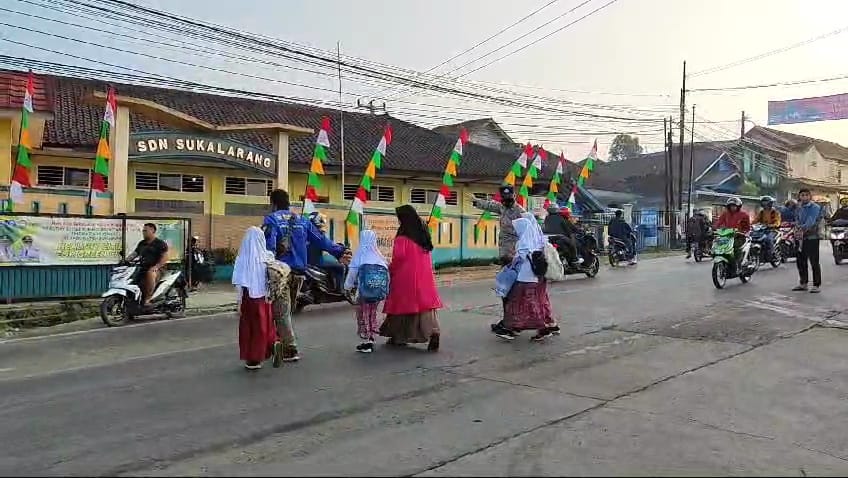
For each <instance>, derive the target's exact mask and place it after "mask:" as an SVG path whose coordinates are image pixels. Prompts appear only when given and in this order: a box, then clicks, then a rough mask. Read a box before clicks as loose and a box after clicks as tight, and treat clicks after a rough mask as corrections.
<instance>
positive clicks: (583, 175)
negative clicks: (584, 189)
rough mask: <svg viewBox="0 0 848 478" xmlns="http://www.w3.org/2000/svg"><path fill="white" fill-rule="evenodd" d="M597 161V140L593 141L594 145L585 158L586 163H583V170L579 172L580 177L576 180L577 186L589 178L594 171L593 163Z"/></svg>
mask: <svg viewBox="0 0 848 478" xmlns="http://www.w3.org/2000/svg"><path fill="white" fill-rule="evenodd" d="M597 160H598V140H597V139H596V140H595V143H594V144H593V145H592V150H591V151H589V156H586V161H585V162H584V163H583V169H582V170H580V177H579V178H577V184H579V185H581V186H582V185H583V183H585V182H586V180H587V179H589V176H590V175H591V174H592V171H594V170H595V161H597Z"/></svg>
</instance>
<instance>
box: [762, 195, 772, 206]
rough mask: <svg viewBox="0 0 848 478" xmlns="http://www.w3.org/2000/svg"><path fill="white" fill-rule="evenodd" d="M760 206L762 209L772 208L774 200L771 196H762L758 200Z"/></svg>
mask: <svg viewBox="0 0 848 478" xmlns="http://www.w3.org/2000/svg"><path fill="white" fill-rule="evenodd" d="M760 205H761V206H762V207H772V206H774V198H773V197H771V196H763V197H761V198H760Z"/></svg>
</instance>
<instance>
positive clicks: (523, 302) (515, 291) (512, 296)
mask: <svg viewBox="0 0 848 478" xmlns="http://www.w3.org/2000/svg"><path fill="white" fill-rule="evenodd" d="M550 313H551V308H550V299H549V298H548V288H547V286H546V284H545V283H544V281H540V282H516V283H515V285H513V286H512V289H511V290H510V291H509V294H507V296H506V307H505V308H504V321H503V322H504V325H505V326H506V327H507V328H508V329H510V330H513V331H515V332H519V331H522V330H541V329H544V328H545V327H546V326H547V325H548V317H549V316H550Z"/></svg>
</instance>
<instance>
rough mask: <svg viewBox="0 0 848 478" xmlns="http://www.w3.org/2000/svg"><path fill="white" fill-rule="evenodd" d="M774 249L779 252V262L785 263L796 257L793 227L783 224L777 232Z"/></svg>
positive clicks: (790, 224)
mask: <svg viewBox="0 0 848 478" xmlns="http://www.w3.org/2000/svg"><path fill="white" fill-rule="evenodd" d="M775 247H777V248H778V249H779V250H780V261H781V262H786V261H787V260H789V259H791V258H793V257H794V258H797V257H798V243H797V242H796V241H795V225H794V224H792V223H790V222H785V223H783V224H781V225H780V228H779V229H778V230H777V240H776V241H775Z"/></svg>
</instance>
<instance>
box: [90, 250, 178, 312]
mask: <svg viewBox="0 0 848 478" xmlns="http://www.w3.org/2000/svg"><path fill="white" fill-rule="evenodd" d="M140 270H141V269H140V267H139V263H138V260H135V261H133V262H126V261H124V260H122V261H121V262H120V263H119V264H118V265H117V266H115V267H114V268H113V269H112V274H111V277H110V279H109V289H108V290H107V291H106V292H104V293H103V295H101V297H103V302H101V303H100V318H101V319H102V320H103V323H104V324H106V325H108V326H110V327H116V326H119V325H124V324H126V323H127V322H129V321H131V320H133V319H135V318H136V317H138V316H143V315H157V314H165V315H166V316H167V317H168V318H172V317H174V316H176V315H179V314H184V313H185V310H186V298H187V297H188V291H187V289H186V288H187V286H188V284H187V283H186V280H185V275H184V274H183V271H182V270H176V271H166V272H165V273H164V274H162V277H161V278H160V279H159V281H158V282H157V283H156V287H155V288H154V289H153V298H152V299H151V301H150V306H149V307H144V305H143V298H142V292H141V287H139V285H138V281H139V280H140V278H141V277H140V275H141V274H140Z"/></svg>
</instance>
